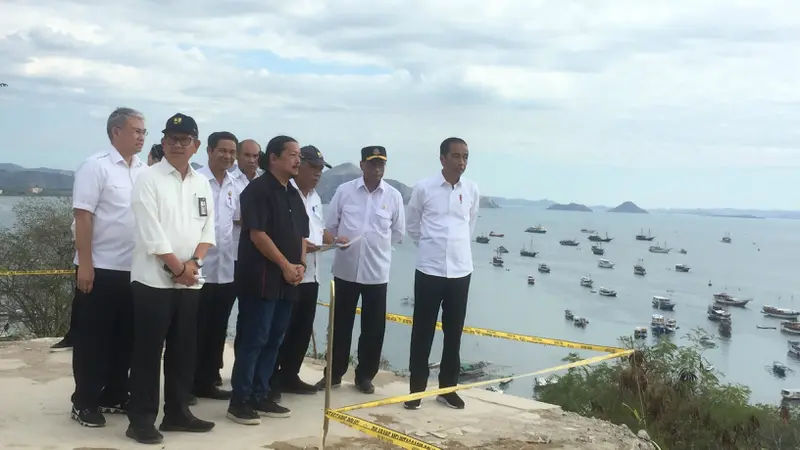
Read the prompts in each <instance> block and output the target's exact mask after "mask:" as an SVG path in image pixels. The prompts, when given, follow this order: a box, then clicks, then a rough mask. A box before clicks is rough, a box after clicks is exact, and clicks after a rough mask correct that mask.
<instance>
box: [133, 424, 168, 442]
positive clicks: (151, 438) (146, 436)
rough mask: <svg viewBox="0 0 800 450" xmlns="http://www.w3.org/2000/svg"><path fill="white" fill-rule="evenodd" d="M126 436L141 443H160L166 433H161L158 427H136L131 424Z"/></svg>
mask: <svg viewBox="0 0 800 450" xmlns="http://www.w3.org/2000/svg"><path fill="white" fill-rule="evenodd" d="M125 436H128V437H129V438H131V439H133V440H134V441H136V442H138V443H140V444H151V445H152V444H160V443H161V442H162V441H163V440H164V435H163V434H161V433H159V432H158V430H156V427H150V428H134V427H133V426H129V427H128V430H127V431H126V432H125Z"/></svg>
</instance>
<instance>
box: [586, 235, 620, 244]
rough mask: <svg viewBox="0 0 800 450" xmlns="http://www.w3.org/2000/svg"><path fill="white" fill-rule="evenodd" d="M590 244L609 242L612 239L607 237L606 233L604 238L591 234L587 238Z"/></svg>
mask: <svg viewBox="0 0 800 450" xmlns="http://www.w3.org/2000/svg"><path fill="white" fill-rule="evenodd" d="M588 239H589V240H590V241H592V242H611V241H612V240H613V239H614V238H611V237H608V233H606V237H602V236H600V235H599V234H597V233H594V234H592V235H591V236H589V238H588Z"/></svg>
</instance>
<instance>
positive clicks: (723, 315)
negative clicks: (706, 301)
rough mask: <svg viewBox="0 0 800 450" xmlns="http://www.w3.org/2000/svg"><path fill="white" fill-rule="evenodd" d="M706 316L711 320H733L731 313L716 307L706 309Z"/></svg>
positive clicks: (710, 306)
mask: <svg viewBox="0 0 800 450" xmlns="http://www.w3.org/2000/svg"><path fill="white" fill-rule="evenodd" d="M706 315H707V316H708V319H709V320H714V321H723V320H731V313H729V312H728V311H725V310H724V309H723V308H721V307H719V306H716V305H709V306H708V309H706Z"/></svg>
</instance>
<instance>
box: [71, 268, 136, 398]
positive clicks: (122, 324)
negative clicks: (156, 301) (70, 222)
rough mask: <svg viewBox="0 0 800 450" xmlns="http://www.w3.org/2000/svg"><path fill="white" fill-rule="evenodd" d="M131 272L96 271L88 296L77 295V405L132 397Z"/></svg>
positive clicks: (74, 359) (74, 352)
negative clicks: (130, 388) (130, 385)
mask: <svg viewBox="0 0 800 450" xmlns="http://www.w3.org/2000/svg"><path fill="white" fill-rule="evenodd" d="M130 283H131V273H130V272H125V271H120V270H107V269H95V270H94V285H93V286H92V291H91V292H90V293H88V294H85V293H83V292H80V291H77V290H76V293H75V299H74V302H73V303H74V304H75V306H76V307H75V308H74V311H73V318H72V319H70V320H71V321H73V322H74V323H75V328H74V329H73V330H72V335H71V336H72V338H73V350H72V372H73V374H74V377H75V393H74V394H73V395H72V402H73V404H74V405H75V407H76V408H77V409H85V408H90V409H91V408H96V407H97V406H99V405H106V406H115V405H119V404H122V403H125V402H126V401H127V400H128V369H129V368H130V363H131V350H132V346H133V330H132V324H133V307H132V300H131V284H130Z"/></svg>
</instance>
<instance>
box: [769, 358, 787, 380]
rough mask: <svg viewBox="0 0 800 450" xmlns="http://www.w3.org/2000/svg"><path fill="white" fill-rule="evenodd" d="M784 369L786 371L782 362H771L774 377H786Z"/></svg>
mask: <svg viewBox="0 0 800 450" xmlns="http://www.w3.org/2000/svg"><path fill="white" fill-rule="evenodd" d="M786 369H787V367H786V365H785V364H783V363H782V362H780V361H773V362H772V373H774V374H775V375H777V376H779V377H785V376H786Z"/></svg>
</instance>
